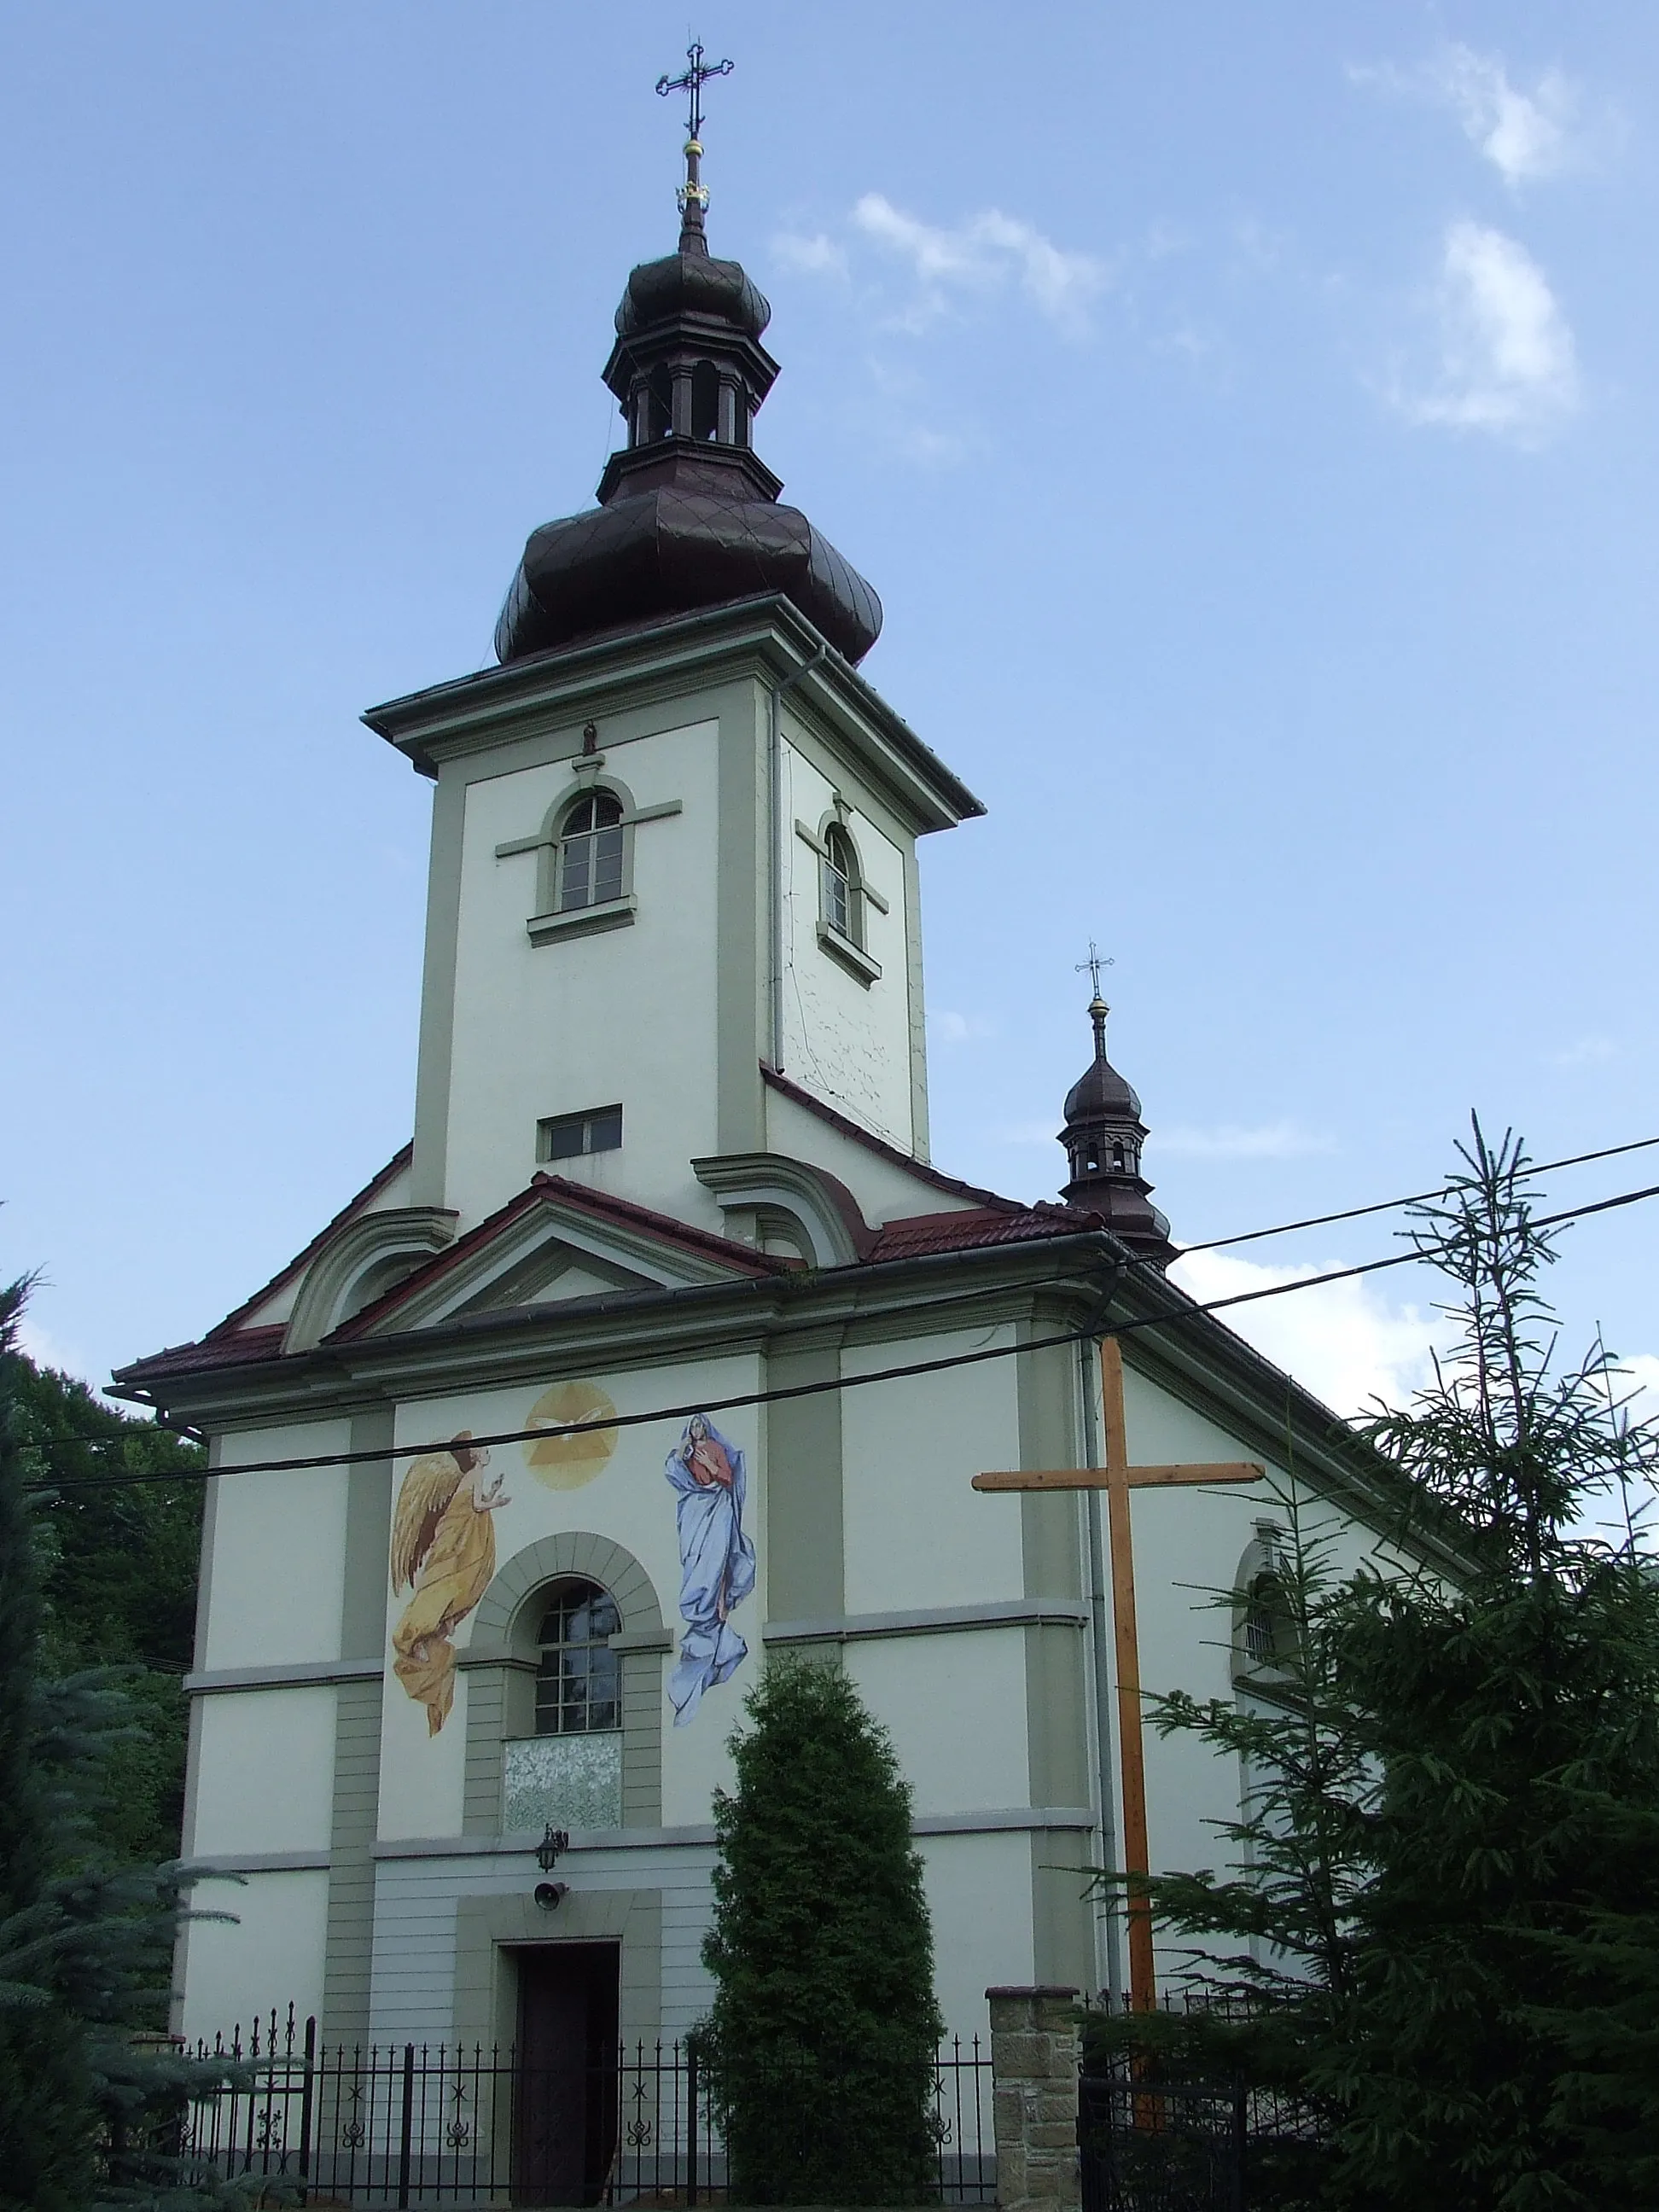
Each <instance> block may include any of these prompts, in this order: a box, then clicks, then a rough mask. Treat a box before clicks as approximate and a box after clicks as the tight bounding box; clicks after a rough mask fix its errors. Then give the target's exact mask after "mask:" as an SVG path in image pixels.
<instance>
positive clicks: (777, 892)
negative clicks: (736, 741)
mask: <svg viewBox="0 0 1659 2212" xmlns="http://www.w3.org/2000/svg"><path fill="white" fill-rule="evenodd" d="M828 655H829V647H828V646H827V645H825V644H824V643H823V641H819V644H818V647H817V651H816V652H815V653H813V655H812V657H811V659H810V660H804V661H802V663H801V665H800V666H799V668H798V669H797V670H796V671H795V672H794V674H793V676H786V677H785V678H784V679H783V681H782V683H781V684H773V685H772V687H771V717H770V726H769V730H768V732H767V740H766V767H767V775H766V787H767V811H768V813H769V816H770V817H771V818H770V822H769V829H770V831H771V836H772V865H771V867H770V869H769V871H768V876H769V897H768V901H767V903H768V905H769V908H770V909H771V911H770V914H769V916H768V923H769V935H770V937H771V940H772V941H771V948H770V949H771V963H772V973H771V975H770V977H769V986H770V987H769V991H768V994H767V996H768V1000H769V1028H770V1030H771V1036H770V1038H769V1046H770V1049H769V1053H768V1055H767V1056H768V1058H769V1060H770V1061H771V1063H772V1066H774V1067H775V1069H776V1070H777V1072H778V1073H779V1074H780V1075H781V1074H782V1073H783V873H784V870H783V853H784V847H783V695H784V693H785V692H786V691H793V690H794V688H795V686H796V684H801V683H804V682H805V679H806V678H808V677H809V676H810V675H811V673H812V671H813V670H814V669H815V668H816V667H817V665H818V664H819V662H820V661H822V660H823V659H826V658H827V657H828Z"/></svg>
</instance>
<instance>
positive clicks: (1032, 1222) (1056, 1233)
mask: <svg viewBox="0 0 1659 2212" xmlns="http://www.w3.org/2000/svg"><path fill="white" fill-rule="evenodd" d="M1104 1226H1105V1224H1104V1223H1103V1221H1102V1220H1101V1219H1100V1218H1099V1216H1098V1215H1097V1214H1093V1213H1086V1212H1083V1211H1082V1210H1081V1209H1079V1208H1078V1207H1074V1206H1009V1207H1007V1208H1004V1207H1002V1206H975V1207H974V1208H973V1209H972V1210H971V1211H968V1212H960V1213H912V1214H906V1215H904V1216H903V1217H902V1218H900V1219H899V1220H896V1221H890V1222H888V1223H886V1224H885V1225H884V1227H882V1228H881V1229H879V1230H878V1231H877V1232H876V1241H875V1243H874V1246H873V1247H872V1250H871V1252H870V1255H869V1256H870V1259H871V1260H872V1261H883V1260H916V1259H921V1258H922V1257H924V1256H925V1255H928V1254H932V1253H935V1252H968V1251H975V1250H978V1249H981V1247H983V1246H985V1245H987V1244H1025V1243H1030V1242H1032V1241H1033V1240H1034V1239H1039V1238H1042V1237H1080V1236H1082V1235H1084V1234H1085V1232H1086V1231H1090V1230H1096V1229H1101V1228H1103V1227H1104Z"/></svg>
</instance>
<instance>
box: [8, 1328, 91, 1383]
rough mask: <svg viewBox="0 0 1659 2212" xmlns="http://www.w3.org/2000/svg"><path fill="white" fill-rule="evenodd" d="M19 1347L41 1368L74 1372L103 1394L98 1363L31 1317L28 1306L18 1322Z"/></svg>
mask: <svg viewBox="0 0 1659 2212" xmlns="http://www.w3.org/2000/svg"><path fill="white" fill-rule="evenodd" d="M17 1348H18V1350H19V1351H20V1352H24V1353H26V1354H27V1357H28V1358H31V1359H32V1360H33V1362H34V1364H35V1365H36V1366H37V1367H52V1368H56V1369H57V1370H58V1373H59V1374H60V1375H70V1376H75V1377H76V1380H77V1381H80V1382H82V1383H86V1384H87V1386H88V1389H91V1390H92V1391H93V1392H94V1394H95V1395H102V1385H101V1382H100V1379H99V1377H98V1376H97V1375H96V1373H95V1370H94V1362H93V1361H92V1360H91V1359H89V1358H88V1357H87V1355H86V1354H85V1353H84V1352H80V1351H78V1350H77V1349H76V1346H74V1345H72V1344H65V1343H64V1342H63V1341H62V1340H61V1339H60V1338H58V1337H55V1336H54V1335H53V1334H52V1332H51V1331H50V1330H49V1329H45V1328H41V1326H40V1323H39V1322H37V1321H35V1320H33V1319H32V1318H31V1316H30V1315H29V1313H28V1312H27V1309H26V1310H25V1311H24V1314H23V1316H22V1318H21V1321H20V1322H18V1324H17Z"/></svg>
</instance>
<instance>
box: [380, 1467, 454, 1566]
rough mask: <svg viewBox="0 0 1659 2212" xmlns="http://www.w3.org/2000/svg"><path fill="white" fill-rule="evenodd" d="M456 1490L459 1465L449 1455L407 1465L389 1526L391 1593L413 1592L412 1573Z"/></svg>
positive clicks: (428, 1548) (424, 1555)
mask: <svg viewBox="0 0 1659 2212" xmlns="http://www.w3.org/2000/svg"><path fill="white" fill-rule="evenodd" d="M460 1486H461V1463H460V1462H459V1460H458V1459H457V1458H456V1456H455V1455H454V1453H453V1452H447V1451H441V1452H427V1453H425V1454H423V1455H422V1457H421V1458H419V1459H417V1460H416V1461H414V1462H411V1464H410V1469H409V1472H408V1474H406V1475H405V1476H404V1486H403V1488H402V1489H401V1490H400V1491H399V1492H398V1510H397V1512H396V1513H395V1514H394V1515H393V1516H392V1589H394V1590H403V1589H413V1587H414V1583H415V1576H416V1570H417V1569H418V1568H419V1566H420V1564H421V1562H422V1559H425V1557H426V1555H427V1553H428V1551H429V1550H430V1549H431V1546H432V1535H433V1531H434V1530H435V1528H437V1525H438V1523H439V1522H440V1521H441V1519H442V1517H443V1514H444V1510H445V1508H446V1507H447V1505H448V1504H449V1501H450V1499H451V1498H453V1496H454V1495H455V1492H457V1491H458V1490H459V1488H460Z"/></svg>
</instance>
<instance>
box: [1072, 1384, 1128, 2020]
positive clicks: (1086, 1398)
mask: <svg viewBox="0 0 1659 2212" xmlns="http://www.w3.org/2000/svg"><path fill="white" fill-rule="evenodd" d="M1093 1350H1094V1347H1093V1346H1091V1345H1089V1344H1080V1345H1079V1346H1078V1383H1079V1390H1080V1392H1081V1395H1082V1398H1083V1437H1084V1446H1085V1452H1086V1455H1087V1457H1086V1460H1085V1464H1086V1465H1087V1466H1090V1467H1098V1466H1099V1465H1100V1437H1099V1434H1098V1426H1099V1425H1098V1423H1097V1420H1096V1419H1095V1376H1096V1373H1097V1364H1096V1362H1095V1360H1094V1358H1093V1357H1092V1353H1093ZM1083 1502H1084V1510H1085V1514H1086V1516H1087V1523H1088V1543H1089V1645H1090V1651H1091V1656H1092V1658H1093V1660H1094V1668H1093V1672H1094V1705H1095V1771H1096V1775H1097V1780H1098V1786H1099V1790H1100V1849H1101V1864H1102V1865H1103V1866H1108V1867H1109V1866H1115V1864H1116V1863H1117V1822H1116V1819H1115V1815H1114V1812H1113V1807H1114V1804H1115V1799H1116V1788H1115V1767H1114V1763H1113V1758H1112V1667H1111V1660H1110V1657H1109V1653H1110V1651H1111V1631H1110V1626H1109V1623H1108V1621H1107V1618H1106V1546H1105V1541H1104V1538H1103V1532H1102V1528H1101V1521H1100V1492H1098V1491H1097V1490H1085V1492H1084V1493H1083ZM1102 1922H1103V1923H1104V1927H1105V1936H1106V1944H1105V1949H1106V1959H1105V1966H1106V1988H1107V1990H1108V1993H1109V1997H1110V2002H1111V2008H1112V2010H1113V2012H1114V2013H1116V2012H1119V2011H1121V2009H1122V2004H1123V1933H1122V1926H1121V1922H1122V1897H1121V1893H1120V1892H1118V1891H1115V1890H1114V1891H1112V1892H1110V1893H1109V1895H1108V1897H1107V1899H1106V1902H1105V1906H1104V1910H1103V1911H1101V1912H1100V1913H1099V1916H1098V1918H1097V1923H1096V1924H1097V1926H1098V1925H1099V1924H1100V1923H1102Z"/></svg>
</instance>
